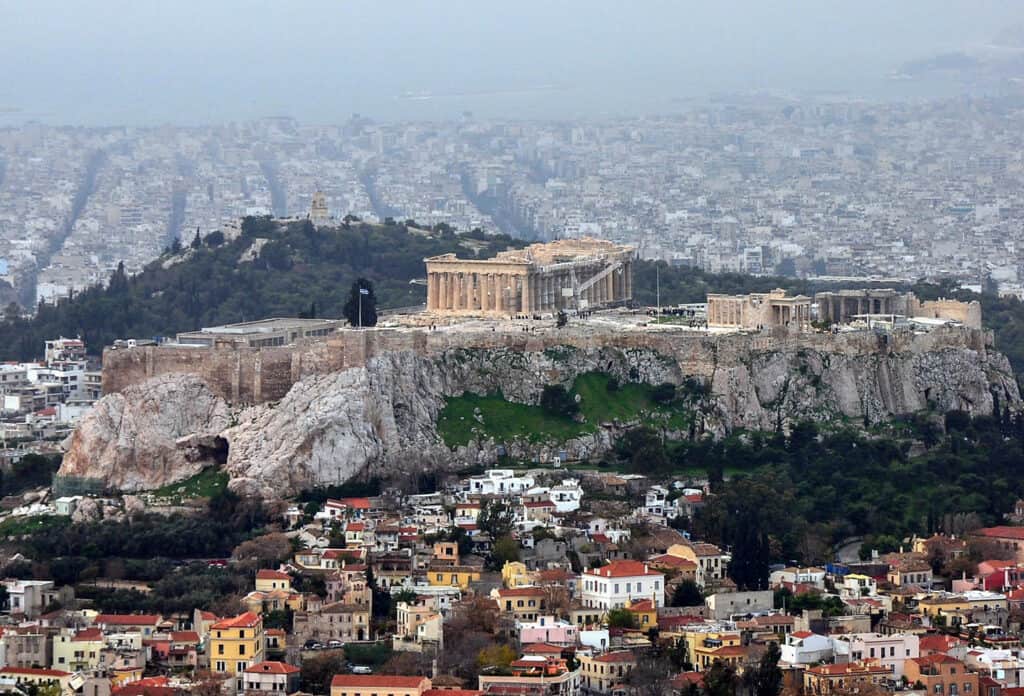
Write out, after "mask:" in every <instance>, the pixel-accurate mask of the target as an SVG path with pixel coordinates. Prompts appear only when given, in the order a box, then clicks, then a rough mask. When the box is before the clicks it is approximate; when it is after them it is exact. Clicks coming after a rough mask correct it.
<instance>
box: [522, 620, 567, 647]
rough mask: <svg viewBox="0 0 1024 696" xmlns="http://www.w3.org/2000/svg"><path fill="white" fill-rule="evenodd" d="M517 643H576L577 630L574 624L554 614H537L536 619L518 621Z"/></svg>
mask: <svg viewBox="0 0 1024 696" xmlns="http://www.w3.org/2000/svg"><path fill="white" fill-rule="evenodd" d="M516 625H517V627H518V628H519V644H520V645H529V644H531V643H548V644H549V645H576V643H577V642H578V641H577V639H578V637H579V631H578V629H577V628H576V626H575V625H574V624H571V623H569V622H568V621H561V620H559V619H556V618H555V617H554V616H538V617H537V620H536V621H529V622H519V623H517V624H516Z"/></svg>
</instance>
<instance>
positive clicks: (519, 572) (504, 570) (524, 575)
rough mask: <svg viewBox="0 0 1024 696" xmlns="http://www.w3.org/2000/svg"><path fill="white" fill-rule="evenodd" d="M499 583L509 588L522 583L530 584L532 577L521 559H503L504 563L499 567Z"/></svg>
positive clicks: (519, 585) (520, 585)
mask: <svg viewBox="0 0 1024 696" xmlns="http://www.w3.org/2000/svg"><path fill="white" fill-rule="evenodd" d="M501 584H502V585H504V586H505V587H507V588H509V589H510V590H511V589H515V588H516V587H522V586H523V585H532V584H533V578H532V577H531V574H530V571H528V570H527V569H526V564H525V563H523V562H522V561H505V565H503V566H502V567H501Z"/></svg>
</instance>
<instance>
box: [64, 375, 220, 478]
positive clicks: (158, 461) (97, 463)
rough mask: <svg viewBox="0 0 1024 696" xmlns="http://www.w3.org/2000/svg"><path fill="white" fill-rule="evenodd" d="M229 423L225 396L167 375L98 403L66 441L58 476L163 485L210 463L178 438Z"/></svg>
mask: <svg viewBox="0 0 1024 696" xmlns="http://www.w3.org/2000/svg"><path fill="white" fill-rule="evenodd" d="M228 425H229V409H228V405H227V404H226V403H225V402H224V400H223V399H220V398H218V397H216V396H215V395H214V394H213V392H211V391H210V389H209V388H208V387H207V386H206V385H205V384H204V383H203V382H202V380H200V379H199V378H198V377H195V376H192V375H164V376H161V377H157V378H154V379H152V380H149V381H148V382H145V383H143V384H139V385H136V386H133V387H129V388H128V389H125V390H124V392H123V393H120V394H111V395H109V396H105V397H104V398H102V399H100V401H99V402H97V404H96V406H95V407H94V408H93V409H92V411H90V412H89V413H88V414H87V415H86V416H85V417H84V418H83V419H82V421H81V422H80V423H79V424H78V427H77V428H75V431H74V433H72V435H71V436H70V438H68V441H67V442H66V445H67V453H66V454H65V455H64V461H63V463H62V464H61V467H60V471H59V472H58V475H60V476H66V477H81V478H86V479H99V480H102V481H103V482H105V483H106V485H107V486H108V487H110V488H115V489H118V490H122V491H137V490H148V489H153V488H158V487H160V486H163V485H165V484H167V483H173V482H175V481H180V480H182V479H186V478H188V477H189V476H193V475H195V474H197V473H199V471H201V470H202V468H203V467H204V466H205V465H207V464H208V462H204V461H202V460H198V459H196V458H195V457H191V456H189V455H190V454H191V453H190V452H189V451H188V450H187V449H186V448H182V447H179V446H178V445H177V443H176V440H178V439H179V438H182V437H185V436H189V435H195V434H200V435H202V434H210V435H211V436H214V435H216V434H217V433H219V432H221V431H222V430H224V429H225V428H226V427H228Z"/></svg>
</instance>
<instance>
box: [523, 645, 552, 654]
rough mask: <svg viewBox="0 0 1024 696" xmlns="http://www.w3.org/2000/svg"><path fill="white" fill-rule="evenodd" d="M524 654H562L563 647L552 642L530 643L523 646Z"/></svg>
mask: <svg viewBox="0 0 1024 696" xmlns="http://www.w3.org/2000/svg"><path fill="white" fill-rule="evenodd" d="M523 654H524V655H561V654H562V648H561V646H558V645H552V644H551V643H530V644H529V645H527V646H526V647H525V648H523Z"/></svg>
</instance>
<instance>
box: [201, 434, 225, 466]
mask: <svg viewBox="0 0 1024 696" xmlns="http://www.w3.org/2000/svg"><path fill="white" fill-rule="evenodd" d="M199 453H200V455H202V458H203V459H212V460H213V461H214V462H216V463H217V464H218V465H223V464H227V463H228V441H227V440H226V439H224V438H223V437H221V436H220V435H218V436H217V437H215V438H213V443H212V444H209V445H199Z"/></svg>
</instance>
